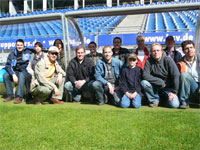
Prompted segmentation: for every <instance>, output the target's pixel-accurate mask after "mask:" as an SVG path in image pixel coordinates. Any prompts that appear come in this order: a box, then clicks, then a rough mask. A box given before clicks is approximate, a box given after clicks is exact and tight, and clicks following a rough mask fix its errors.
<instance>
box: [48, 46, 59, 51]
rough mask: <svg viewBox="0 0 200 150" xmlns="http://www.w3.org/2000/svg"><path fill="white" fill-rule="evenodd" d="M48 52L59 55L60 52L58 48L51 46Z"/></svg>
mask: <svg viewBox="0 0 200 150" xmlns="http://www.w3.org/2000/svg"><path fill="white" fill-rule="evenodd" d="M48 52H57V53H59V50H58V48H57V47H56V46H51V47H49V50H48Z"/></svg>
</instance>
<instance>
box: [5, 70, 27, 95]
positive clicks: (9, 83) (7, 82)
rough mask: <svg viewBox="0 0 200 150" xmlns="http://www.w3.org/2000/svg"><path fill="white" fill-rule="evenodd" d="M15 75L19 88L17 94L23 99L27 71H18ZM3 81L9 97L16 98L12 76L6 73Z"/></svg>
mask: <svg viewBox="0 0 200 150" xmlns="http://www.w3.org/2000/svg"><path fill="white" fill-rule="evenodd" d="M15 73H16V75H17V77H18V88H17V92H16V97H21V98H23V95H24V84H25V78H26V76H27V75H28V73H27V72H26V71H23V72H18V71H16V72H15ZM3 80H4V85H5V87H6V93H7V96H8V97H14V93H13V87H12V81H13V78H12V76H11V75H9V74H8V73H5V74H4V76H3Z"/></svg>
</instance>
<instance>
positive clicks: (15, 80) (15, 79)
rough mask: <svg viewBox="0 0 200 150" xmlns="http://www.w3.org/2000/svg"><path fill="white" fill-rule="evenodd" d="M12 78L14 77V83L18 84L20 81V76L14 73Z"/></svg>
mask: <svg viewBox="0 0 200 150" xmlns="http://www.w3.org/2000/svg"><path fill="white" fill-rule="evenodd" d="M12 78H13V81H14V83H16V84H17V83H18V77H17V76H16V74H13V75H12Z"/></svg>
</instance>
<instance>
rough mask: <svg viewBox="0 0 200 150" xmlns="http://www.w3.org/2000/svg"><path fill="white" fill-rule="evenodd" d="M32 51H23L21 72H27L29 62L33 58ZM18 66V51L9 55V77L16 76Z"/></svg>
mask: <svg viewBox="0 0 200 150" xmlns="http://www.w3.org/2000/svg"><path fill="white" fill-rule="evenodd" d="M31 53H32V51H31V50H30V49H24V50H23V51H22V61H21V62H20V67H19V71H20V72H22V71H26V67H27V66H28V63H29V60H30V58H31ZM16 64H17V49H15V51H14V52H12V53H10V54H9V55H8V59H7V62H6V66H5V69H6V71H7V72H8V74H9V75H13V74H15V70H14V68H15V66H16Z"/></svg>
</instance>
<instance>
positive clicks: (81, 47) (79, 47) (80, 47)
mask: <svg viewBox="0 0 200 150" xmlns="http://www.w3.org/2000/svg"><path fill="white" fill-rule="evenodd" d="M79 49H84V52H85V47H83V46H78V47H77V48H76V52H77V51H78V50H79Z"/></svg>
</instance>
